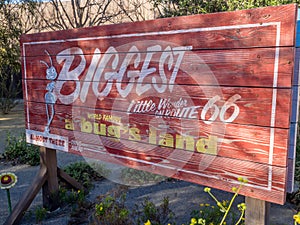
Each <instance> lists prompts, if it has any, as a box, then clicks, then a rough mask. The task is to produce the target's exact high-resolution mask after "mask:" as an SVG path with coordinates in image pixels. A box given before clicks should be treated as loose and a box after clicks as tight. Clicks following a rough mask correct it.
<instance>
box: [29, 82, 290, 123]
mask: <svg viewBox="0 0 300 225" xmlns="http://www.w3.org/2000/svg"><path fill="white" fill-rule="evenodd" d="M59 82H60V81H56V83H59ZM48 83H49V82H48V81H46V80H27V81H26V86H27V93H28V101H31V102H39V103H44V104H45V94H46V93H47V91H46V86H47V84H48ZM62 83H63V84H64V85H63V89H62V90H61V92H62V93H64V92H67V91H68V92H70V90H75V88H74V85H75V84H74V82H73V81H70V82H64V81H63V82H62ZM77 85H78V87H79V86H80V87H83V86H88V87H89V88H90V89H89V90H90V91H89V92H88V93H87V95H86V97H85V101H84V102H82V101H81V93H80V94H78V97H77V98H76V100H75V101H74V102H73V103H72V105H73V106H80V107H87V108H95V109H105V110H114V111H123V112H129V113H141V114H150V115H153V116H155V115H166V113H167V112H166V110H169V111H172V112H173V111H176V112H177V111H178V110H179V111H178V112H179V113H177V114H175V113H173V114H171V115H170V117H171V118H176V117H177V118H180V117H184V116H183V115H182V113H181V112H182V110H183V109H185V108H189V107H190V108H191V107H194V108H195V109H196V110H195V114H194V116H195V117H196V119H198V120H203V119H208V118H210V117H211V115H212V114H214V112H215V109H214V108H211V109H210V110H209V111H208V114H207V116H206V118H202V117H201V115H202V113H203V110H205V109H204V107H205V106H206V105H207V104H208V102H209V101H211V99H213V98H218V99H219V100H218V101H215V103H214V104H215V105H216V106H217V107H218V110H220V111H221V110H222V108H224V105H225V106H226V104H228V101H230V99H232V98H235V97H236V101H235V102H234V104H236V106H237V107H238V109H239V114H238V116H237V117H236V119H235V120H234V121H232V122H233V123H236V124H242V125H247V124H248V125H257V126H271V121H270V117H271V114H272V110H274V112H275V114H276V122H275V124H274V126H275V127H280V128H289V122H290V120H289V116H288V115H287V112H288V111H289V109H290V104H291V100H290V99H291V90H290V89H278V90H276V96H277V97H276V102H275V103H274V102H273V98H274V96H273V92H274V90H273V89H271V88H246V87H244V88H240V87H216V86H190V85H172V86H173V87H172V88H173V91H172V93H163V94H159V93H157V92H155V91H154V90H153V88H152V89H150V90H149V91H148V92H147V93H145V94H144V95H143V96H138V95H137V94H135V93H129V95H128V96H127V97H126V98H123V97H122V96H121V95H120V94H119V92H118V91H117V90H116V89H117V88H116V86H124V87H122V88H127V87H128V85H129V86H131V85H132V84H123V83H122V84H120V83H114V84H112V85H111V86H112V90H111V92H110V94H109V95H108V96H107V97H105V98H104V97H99V98H98V99H97V97H96V96H97V95H95V93H94V92H93V91H92V90H91V89H92V87H93V85H94V84H93V83H91V82H83V83H81V84H80V85H79V84H77ZM100 85H101V84H100ZM106 85H107V86H108V85H109V84H106ZM136 86H137V85H136V84H135V85H133V86H132V90H134V89H135V88H136ZM64 90H65V91H64ZM132 92H133V91H132ZM69 95H70V94H69ZM56 96H59V94H56ZM73 96H74V95H70V98H71V99H72V97H73ZM234 96H235V97H234ZM58 98H59V97H58ZM63 98H65V95H64V96H63ZM133 102H134V103H133ZM166 102H169V103H170V105H168V106H167V107H166V110H162V109H163V105H164V104H163V103H166ZM226 102H227V103H226ZM150 103H151V105H153V104H154V105H155V106H153V107H151V110H150V107H148V108H149V110H146V108H147V107H146V106H147V105H150ZM56 104H62V102H61V101H60V100H59V99H58V100H57V101H56ZM139 105H141V107H139ZM40 107H42V106H40ZM44 107H45V108H46V105H45V106H44ZM273 108H274V109H273ZM45 110H46V109H44V110H42V112H43V111H44V112H45ZM235 110H236V109H235V108H234V107H230V108H228V109H227V110H226V111H225V112H224V116H223V117H224V119H225V120H226V119H228V118H230V117H231V116H232V115H233V113H234V111H235ZM215 121H221V120H220V117H218V118H216V120H215Z"/></svg>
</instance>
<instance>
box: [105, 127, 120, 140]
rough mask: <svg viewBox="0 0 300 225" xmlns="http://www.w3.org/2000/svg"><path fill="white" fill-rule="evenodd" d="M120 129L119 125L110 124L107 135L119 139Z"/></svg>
mask: <svg viewBox="0 0 300 225" xmlns="http://www.w3.org/2000/svg"><path fill="white" fill-rule="evenodd" d="M120 130H121V127H120V126H115V125H110V126H108V128H107V133H108V136H109V137H115V138H118V139H120V137H121V134H120V133H121V132H120Z"/></svg>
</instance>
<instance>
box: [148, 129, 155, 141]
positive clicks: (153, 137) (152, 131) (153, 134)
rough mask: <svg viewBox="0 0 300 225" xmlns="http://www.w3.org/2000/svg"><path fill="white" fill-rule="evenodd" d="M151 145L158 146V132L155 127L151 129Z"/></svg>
mask: <svg viewBox="0 0 300 225" xmlns="http://www.w3.org/2000/svg"><path fill="white" fill-rule="evenodd" d="M149 144H154V145H156V130H155V128H153V127H150V129H149Z"/></svg>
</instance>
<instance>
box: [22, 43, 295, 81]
mask: <svg viewBox="0 0 300 225" xmlns="http://www.w3.org/2000/svg"><path fill="white" fill-rule="evenodd" d="M76 43H80V42H76ZM146 43H147V44H148V46H155V44H157V42H155V43H149V42H146ZM158 43H159V42H158ZM132 45H135V43H131V42H130V43H129V44H127V45H126V46H125V47H123V48H121V49H120V47H118V46H117V47H116V49H117V50H118V54H112V53H110V55H112V56H111V57H112V58H114V57H116V56H118V60H117V61H118V65H117V66H116V68H118V69H112V64H111V63H108V64H105V69H104V71H103V72H102V74H103V75H102V77H101V79H100V81H102V82H106V80H105V79H104V78H103V77H104V73H105V72H118V73H121V72H120V67H121V65H122V63H123V61H124V58H125V57H126V56H127V52H128V50H129V49H130V48H131V47H132ZM169 45H171V46H172V43H169ZM173 45H174V44H173ZM99 46H101V48H100V47H99V48H100V50H101V51H105V49H106V48H104V47H103V46H102V45H101V42H99ZM96 47H98V46H96ZM96 47H95V48H96ZM121 47H122V46H121ZM95 48H94V49H93V51H95ZM25 49H26V54H30V52H32V54H35V55H34V56H32V57H28V59H30V60H27V61H26V62H27V63H26V65H25V66H26V69H27V70H26V73H24V76H25V78H26V79H46V69H47V67H46V66H45V65H44V64H43V63H41V60H42V61H44V62H47V63H48V64H49V65H50V60H49V56H48V55H47V54H46V53H45V50H48V52H49V54H51V55H52V56H51V58H52V61H53V66H54V67H55V68H56V70H57V73H58V74H59V73H61V69H62V67H63V65H64V64H65V62H62V63H61V64H59V63H58V62H57V60H56V57H55V56H56V54H57V53H59V52H61V51H63V50H64V49H65V48H64V47H63V46H61V45H58V44H56V45H54V46H53V47H49V46H48V45H45V44H43V45H41V46H40V48H37V47H36V46H31V47H27V46H26V48H25ZM102 49H104V50H102ZM145 51H146V48H140V49H138V51H137V52H136V53H138V54H139V57H140V62H139V64H138V65H137V66H134V61H135V60H136V57H137V55H134V56H133V58H132V60H131V61H129V63H128V64H129V65H128V66H127V68H126V69H127V71H126V72H125V73H124V74H123V76H122V79H121V80H118V82H129V81H130V82H134V83H138V82H139V81H138V78H135V79H134V80H132V79H131V80H130V78H129V77H128V75H129V73H128V70H134V71H141V69H142V66H143V65H144V63H145V62H149V60H147V59H146V52H145ZM167 52H168V53H170V54H173V56H174V60H173V63H172V66H171V68H170V69H168V68H167V64H168V61H166V62H165V63H164V67H159V62H160V61H161V56H162V52H156V53H153V55H152V57H151V60H150V62H149V68H155V69H156V71H155V72H153V73H151V74H149V75H148V76H146V77H145V78H144V79H143V82H145V83H152V79H153V77H156V82H157V83H158V84H161V83H165V82H164V81H162V79H161V78H160V76H159V74H161V72H160V73H159V71H163V72H164V73H165V74H166V77H167V78H168V79H167V80H169V79H170V76H171V73H172V72H173V71H174V66H175V62H176V60H177V59H178V55H175V53H171V51H170V50H168V51H167ZM275 53H276V48H253V49H233V50H203V51H194V50H192V51H186V52H185V53H184V58H183V60H182V61H181V64H180V70H179V71H178V74H177V76H176V80H175V83H176V84H178V85H181V84H198V85H222V86H223V85H226V86H242V87H244V86H246V87H249V86H250V87H273V83H274V73H275V71H274V70H275V66H276V57H275ZM82 54H84V55H81V56H79V55H68V57H70V58H71V57H74V63H73V64H74V66H73V67H75V65H77V66H78V65H79V64H80V61H82V60H85V61H86V65H85V67H86V69H85V71H84V72H82V74H80V79H81V80H84V81H91V80H93V79H94V78H95V76H88V75H87V73H88V71H89V70H88V69H89V68H90V65H91V63H92V62H94V63H92V64H95V62H98V61H101V60H102V59H103V55H104V54H103V52H102V53H101V54H100V53H99V54H95V55H98V58H97V61H93V59H92V58H93V55H94V54H90V53H88V52H86V49H84V48H83V49H82ZM182 54H183V53H182ZM279 55H280V58H278V60H279V61H278V81H277V84H276V86H278V87H291V80H290V74H291V73H292V71H293V67H294V63H293V56H294V51H293V48H290V47H286V48H279ZM75 56H76V57H75ZM26 57H27V56H26ZM65 57H66V58H68V57H67V55H66V56H65ZM81 57H82V58H81ZM95 67H97V65H95ZM73 69H74V68H73ZM24 72H25V71H24ZM57 80H60V77H58V78H57ZM115 80H117V79H116V78H115ZM108 82H112V81H110V80H109V81H108Z"/></svg>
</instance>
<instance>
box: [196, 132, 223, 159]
mask: <svg viewBox="0 0 300 225" xmlns="http://www.w3.org/2000/svg"><path fill="white" fill-rule="evenodd" d="M217 145H218V138H217V137H216V136H208V138H200V139H199V140H198V141H197V143H196V149H197V151H198V152H202V153H207V154H210V155H217Z"/></svg>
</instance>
